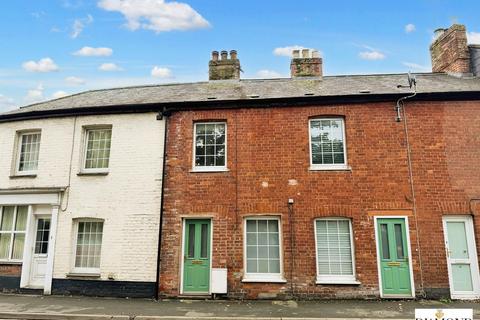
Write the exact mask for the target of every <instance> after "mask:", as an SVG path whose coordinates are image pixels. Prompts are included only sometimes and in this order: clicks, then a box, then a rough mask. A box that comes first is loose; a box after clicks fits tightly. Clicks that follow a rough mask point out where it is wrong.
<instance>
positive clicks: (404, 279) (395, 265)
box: [377, 218, 412, 296]
mask: <svg viewBox="0 0 480 320" xmlns="http://www.w3.org/2000/svg"><path fill="white" fill-rule="evenodd" d="M377 232H378V235H377V238H378V241H379V243H378V247H379V252H380V271H381V278H382V292H383V294H384V295H385V296H411V294H412V292H411V289H412V286H411V283H410V266H409V262H408V246H407V234H406V227H405V219H401V218H395V219H394V218H381V219H377Z"/></svg>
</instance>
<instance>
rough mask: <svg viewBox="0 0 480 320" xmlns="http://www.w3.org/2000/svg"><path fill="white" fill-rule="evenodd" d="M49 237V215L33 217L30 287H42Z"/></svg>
mask: <svg viewBox="0 0 480 320" xmlns="http://www.w3.org/2000/svg"><path fill="white" fill-rule="evenodd" d="M49 237H50V217H41V216H40V217H36V218H35V237H34V239H35V240H34V243H33V254H32V262H31V263H32V265H31V268H30V283H29V287H31V288H43V287H44V283H45V272H46V268H47V257H48V239H49Z"/></svg>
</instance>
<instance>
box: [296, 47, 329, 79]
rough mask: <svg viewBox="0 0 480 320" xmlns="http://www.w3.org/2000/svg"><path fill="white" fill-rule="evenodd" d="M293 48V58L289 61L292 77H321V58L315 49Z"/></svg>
mask: <svg viewBox="0 0 480 320" xmlns="http://www.w3.org/2000/svg"><path fill="white" fill-rule="evenodd" d="M301 52H302V57H300V50H293V58H292V61H291V63H290V74H291V77H292V78H299V77H322V75H323V70H322V58H320V54H319V52H318V51H317V50H313V51H310V49H302V50H301Z"/></svg>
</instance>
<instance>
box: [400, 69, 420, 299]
mask: <svg viewBox="0 0 480 320" xmlns="http://www.w3.org/2000/svg"><path fill="white" fill-rule="evenodd" d="M409 84H410V87H412V86H413V87H414V92H413V93H412V94H410V95H408V96H405V97H402V98H400V99H398V100H397V104H396V108H395V110H396V112H397V116H396V119H395V120H396V121H397V122H400V121H402V117H401V114H402V113H403V128H404V132H405V142H406V149H407V163H408V178H409V180H410V192H411V194H412V203H413V218H414V220H415V230H416V232H417V241H416V242H417V250H418V263H419V265H420V287H421V290H422V292H421V294H422V295H423V297H425V287H424V280H423V266H422V254H421V249H420V232H419V230H418V218H417V200H416V196H415V184H414V181H413V166H412V149H411V146H410V140H409V135H408V122H407V113H406V108H405V100H407V99H411V98H413V97H415V96H416V95H417V91H416V81H415V80H413V81H411V80H410V75H409ZM398 87H400V86H398Z"/></svg>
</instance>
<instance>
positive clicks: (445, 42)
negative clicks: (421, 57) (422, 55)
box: [430, 24, 471, 73]
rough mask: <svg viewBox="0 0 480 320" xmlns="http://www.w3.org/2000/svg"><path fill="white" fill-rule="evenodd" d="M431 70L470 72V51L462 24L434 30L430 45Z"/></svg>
mask: <svg viewBox="0 0 480 320" xmlns="http://www.w3.org/2000/svg"><path fill="white" fill-rule="evenodd" d="M430 54H431V57H432V71H433V72H451V73H470V72H471V70H470V52H469V49H468V44H467V31H466V29H465V26H464V25H461V24H454V25H452V26H451V27H450V28H448V29H437V30H435V40H434V41H433V43H432V44H431V45H430Z"/></svg>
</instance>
